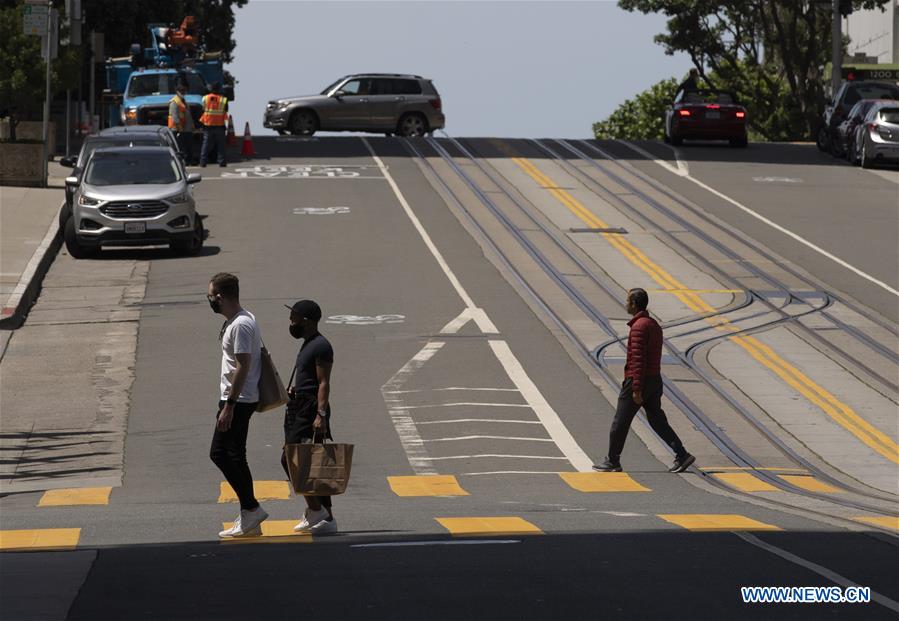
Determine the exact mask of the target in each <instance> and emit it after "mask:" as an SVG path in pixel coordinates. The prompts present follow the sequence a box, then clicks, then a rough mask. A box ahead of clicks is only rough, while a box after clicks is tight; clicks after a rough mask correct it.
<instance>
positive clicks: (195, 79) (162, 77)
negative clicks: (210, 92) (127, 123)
mask: <svg viewBox="0 0 899 621" xmlns="http://www.w3.org/2000/svg"><path fill="white" fill-rule="evenodd" d="M178 82H184V83H186V84H187V94H188V95H205V94H206V90H207V89H206V84H205V83H204V82H203V78H201V77H200V76H199V75H198V74H196V73H180V74H179V73H151V74H145V75H135V76H132V78H131V82H129V84H128V97H146V96H147V95H174V94H175V86H176V85H177V84H178Z"/></svg>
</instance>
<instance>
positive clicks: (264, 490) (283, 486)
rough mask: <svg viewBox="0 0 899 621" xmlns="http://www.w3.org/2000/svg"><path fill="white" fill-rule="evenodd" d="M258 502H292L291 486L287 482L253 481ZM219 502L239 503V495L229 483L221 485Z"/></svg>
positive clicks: (223, 482)
mask: <svg viewBox="0 0 899 621" xmlns="http://www.w3.org/2000/svg"><path fill="white" fill-rule="evenodd" d="M253 493H254V494H255V495H256V500H290V485H289V484H288V483H287V481H253ZM219 502H220V503H221V502H237V494H235V493H234V490H233V489H232V488H231V485H230V484H229V483H228V482H227V481H222V482H221V484H220V485H219Z"/></svg>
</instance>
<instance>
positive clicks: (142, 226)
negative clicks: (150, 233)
mask: <svg viewBox="0 0 899 621" xmlns="http://www.w3.org/2000/svg"><path fill="white" fill-rule="evenodd" d="M125 232H126V233H146V232H147V223H146V222H126V223H125Z"/></svg>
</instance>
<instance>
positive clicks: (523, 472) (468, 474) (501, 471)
mask: <svg viewBox="0 0 899 621" xmlns="http://www.w3.org/2000/svg"><path fill="white" fill-rule="evenodd" d="M485 474H559V471H558V470H491V471H490V472H463V473H462V474H461V475H460V476H464V477H478V476H482V475H485Z"/></svg>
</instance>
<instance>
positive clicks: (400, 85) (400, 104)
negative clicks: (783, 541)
mask: <svg viewBox="0 0 899 621" xmlns="http://www.w3.org/2000/svg"><path fill="white" fill-rule="evenodd" d="M262 125H263V126H264V127H268V128H270V129H274V130H277V131H278V133H280V134H285V133H287V132H290V133H291V134H294V135H296V136H311V135H312V134H314V133H315V132H316V131H319V130H322V131H358V132H383V133H385V134H387V135H388V136H389V135H391V134H398V135H400V136H424V135H425V134H427V133H430V132H433V131H434V130H437V129H443V127H444V126H445V125H446V118H445V117H444V116H443V110H442V104H441V101H440V94H439V93H438V92H437V89H436V88H435V87H434V84H433V83H432V82H431V81H430V80H426V79H424V78H422V77H421V76H417V75H403V74H395V73H360V74H354V75H348V76H344V77H342V78H340V79H339V80H337V81H336V82H334V83H333V84H331V85H330V86H329V87H328V88H326V89H324V90H323V91H322V92H321V93H319V94H318V95H307V96H303V97H285V98H284V99H274V100H272V101H270V102H268V105H267V106H266V108H265V116H264V117H263V121H262Z"/></svg>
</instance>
